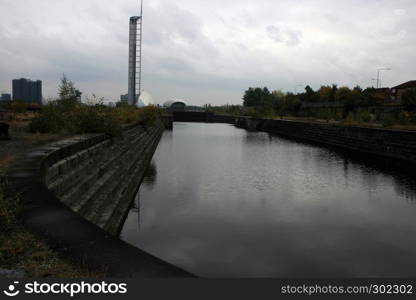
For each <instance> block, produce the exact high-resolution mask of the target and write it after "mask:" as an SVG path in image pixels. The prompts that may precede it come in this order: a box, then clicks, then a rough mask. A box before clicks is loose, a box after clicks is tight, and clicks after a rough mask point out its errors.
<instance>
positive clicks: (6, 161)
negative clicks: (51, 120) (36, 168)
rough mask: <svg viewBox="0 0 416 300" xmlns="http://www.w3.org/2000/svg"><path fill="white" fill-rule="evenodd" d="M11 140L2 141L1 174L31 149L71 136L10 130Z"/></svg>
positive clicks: (0, 146)
mask: <svg viewBox="0 0 416 300" xmlns="http://www.w3.org/2000/svg"><path fill="white" fill-rule="evenodd" d="M10 136H11V137H12V139H11V140H9V141H0V176H2V175H4V173H5V172H6V171H7V169H8V168H9V167H10V166H11V165H12V164H13V163H14V162H15V161H16V160H17V159H19V157H22V156H23V155H24V154H25V153H26V152H28V151H29V150H31V149H33V148H36V147H39V146H41V145H44V144H49V143H52V142H54V141H57V140H61V139H65V138H69V137H70V136H64V135H59V134H33V133H27V132H25V131H24V130H13V129H12V130H10Z"/></svg>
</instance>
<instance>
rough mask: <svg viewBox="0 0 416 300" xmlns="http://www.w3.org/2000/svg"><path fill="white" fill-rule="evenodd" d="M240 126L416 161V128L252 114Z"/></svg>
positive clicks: (239, 120)
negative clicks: (257, 116) (376, 127)
mask: <svg viewBox="0 0 416 300" xmlns="http://www.w3.org/2000/svg"><path fill="white" fill-rule="evenodd" d="M236 126H238V127H241V128H246V129H250V130H260V131H266V132H271V133H276V134H279V135H283V136H286V137H290V138H296V139H301V140H305V141H310V142H314V143H319V144H324V145H329V146H336V147H341V148H344V149H350V150H354V151H358V152H363V153H370V154H376V155H378V156H382V157H387V158H393V159H397V160H402V161H407V162H411V163H416V132H411V131H399V130H385V129H374V128H364V127H353V126H340V125H333V124H319V123H308V122H300V121H287V120H269V119H252V118H248V117H240V118H238V119H237V120H236Z"/></svg>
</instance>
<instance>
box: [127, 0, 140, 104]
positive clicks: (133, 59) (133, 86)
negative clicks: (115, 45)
mask: <svg viewBox="0 0 416 300" xmlns="http://www.w3.org/2000/svg"><path fill="white" fill-rule="evenodd" d="M142 16H143V2H142V3H141V7H140V16H135V17H131V18H130V30H129V82H128V93H127V94H128V103H129V104H130V105H136V104H137V101H138V99H139V97H140V92H141V79H142V78H141V77H142V70H141V67H142V66H141V65H142Z"/></svg>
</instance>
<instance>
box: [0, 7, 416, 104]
mask: <svg viewBox="0 0 416 300" xmlns="http://www.w3.org/2000/svg"><path fill="white" fill-rule="evenodd" d="M137 13H138V7H137V1H134V0H131V1H126V0H111V1H110V0H83V1H73V0H60V1H54V0H42V1H34V0H18V1H16V0H2V1H1V4H0V20H1V23H0V55H1V60H0V90H2V91H3V90H4V91H9V92H10V90H11V80H12V79H13V78H16V77H23V76H24V77H31V78H33V79H42V80H44V94H45V96H46V97H47V96H54V95H56V90H57V83H58V81H59V78H60V76H61V75H62V73H63V72H65V73H67V75H68V76H69V77H70V78H71V79H72V80H74V81H75V82H76V83H77V86H79V87H80V89H81V90H82V91H83V92H84V94H92V93H95V94H96V95H97V96H100V97H101V96H104V97H106V98H107V99H112V100H113V99H118V98H119V95H120V94H122V93H125V92H126V89H127V53H128V48H127V43H128V20H129V17H130V16H131V15H136V14H137ZM415 14H416V2H415V1H414V0H397V1H392V0H370V1H365V2H363V1H360V0H342V1H336V2H335V1H332V0H316V1H309V0H297V1H293V0H282V1H270V0H258V1H256V2H253V1H251V0H241V1H238V2H236V1H231V0H221V1H220V0H213V1H210V2H208V1H202V0H163V1H162V0H145V6H144V44H143V59H144V61H143V80H144V82H143V83H144V88H145V89H146V90H148V91H149V92H150V93H151V94H152V95H153V96H154V98H156V99H157V100H158V101H159V102H163V101H164V100H166V98H169V97H176V98H183V99H190V102H192V103H194V104H204V103H207V102H208V101H210V100H211V101H212V103H213V104H221V103H224V102H229V103H241V97H242V94H243V91H244V89H245V88H247V87H248V86H252V85H260V86H263V85H267V86H269V87H270V88H271V89H283V90H289V91H291V90H293V87H294V86H295V85H297V84H299V83H305V85H306V84H310V85H311V86H312V87H314V88H317V87H319V85H321V84H330V83H338V84H340V85H350V86H354V85H356V84H360V85H362V86H365V85H369V84H371V78H372V77H374V70H375V69H377V68H379V67H383V66H384V65H385V64H389V66H390V67H392V68H393V70H394V71H391V72H386V74H383V82H386V84H387V83H388V84H389V85H393V84H397V83H401V82H402V81H407V80H412V79H416V78H414V77H413V76H415V74H414V71H413V70H414V66H415V64H416V59H415V56H414V51H415V47H416V32H415V31H416V27H415V26H414V20H413V19H414V18H413V16H414V15H415ZM295 51H296V59H294V57H293V56H294V52H295Z"/></svg>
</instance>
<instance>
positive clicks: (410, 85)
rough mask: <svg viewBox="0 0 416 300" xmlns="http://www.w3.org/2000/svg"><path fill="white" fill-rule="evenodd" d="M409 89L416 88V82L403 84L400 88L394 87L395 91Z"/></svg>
mask: <svg viewBox="0 0 416 300" xmlns="http://www.w3.org/2000/svg"><path fill="white" fill-rule="evenodd" d="M407 88H416V80H411V81H408V82H405V83H402V84H400V85H398V86H395V87H393V89H407Z"/></svg>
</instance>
